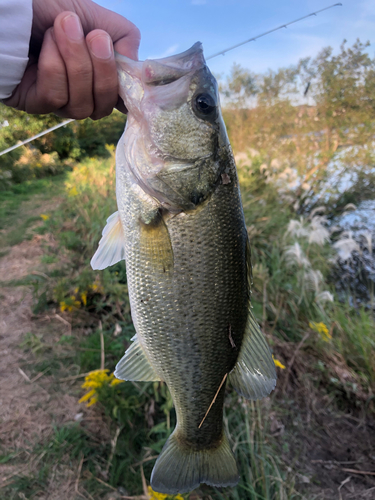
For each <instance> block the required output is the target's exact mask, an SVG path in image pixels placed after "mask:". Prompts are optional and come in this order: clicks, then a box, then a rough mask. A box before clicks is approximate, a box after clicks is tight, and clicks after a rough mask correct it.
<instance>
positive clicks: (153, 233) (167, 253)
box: [140, 213, 173, 273]
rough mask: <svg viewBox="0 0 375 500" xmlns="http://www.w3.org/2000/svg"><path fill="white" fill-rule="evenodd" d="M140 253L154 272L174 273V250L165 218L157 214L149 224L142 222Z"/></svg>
mask: <svg viewBox="0 0 375 500" xmlns="http://www.w3.org/2000/svg"><path fill="white" fill-rule="evenodd" d="M140 224H141V240H140V243H141V244H140V251H141V252H143V254H144V258H145V260H146V261H147V262H149V263H150V265H151V266H152V268H153V269H154V270H159V272H160V273H172V272H173V249H172V243H171V239H170V236H169V232H168V228H167V226H166V224H165V222H164V219H163V216H162V215H161V214H160V213H157V214H156V216H155V217H154V219H153V220H152V221H150V222H149V223H148V224H145V223H144V222H142V221H140Z"/></svg>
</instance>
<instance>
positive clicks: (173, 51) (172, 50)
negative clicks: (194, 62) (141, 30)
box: [146, 43, 180, 59]
mask: <svg viewBox="0 0 375 500" xmlns="http://www.w3.org/2000/svg"><path fill="white" fill-rule="evenodd" d="M179 46H180V45H179V44H178V43H175V44H174V45H171V46H170V47H168V48H167V49H166V50H165V51H164V52H163V53H162V54H158V55H156V56H155V55H152V56H148V57H146V59H163V58H164V57H168V56H172V55H173V54H176V53H177V49H178V47H179Z"/></svg>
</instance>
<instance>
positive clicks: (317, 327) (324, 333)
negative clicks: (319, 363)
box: [309, 321, 332, 342]
mask: <svg viewBox="0 0 375 500" xmlns="http://www.w3.org/2000/svg"><path fill="white" fill-rule="evenodd" d="M309 327H310V328H311V329H312V330H314V332H317V333H318V334H319V335H320V337H321V338H322V339H323V340H324V342H329V341H330V340H331V339H332V335H331V334H330V333H329V330H328V327H327V326H326V325H325V324H324V323H322V322H320V323H315V322H314V321H310V323H309Z"/></svg>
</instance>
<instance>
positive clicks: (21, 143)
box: [0, 3, 342, 156]
mask: <svg viewBox="0 0 375 500" xmlns="http://www.w3.org/2000/svg"><path fill="white" fill-rule="evenodd" d="M340 6H342V3H335V4H332V5H330V6H329V7H325V8H324V9H320V10H316V11H315V12H311V13H310V14H307V16H303V17H299V18H298V19H294V21H289V22H288V23H286V24H281V25H280V26H277V28H273V29H272V30H269V31H265V32H264V33H260V34H259V35H256V36H254V37H252V38H249V39H248V40H245V41H244V42H240V43H237V44H236V45H232V46H231V47H228V48H227V49H224V50H222V51H220V52H216V54H212V55H211V56H209V57H206V61H208V60H209V59H213V58H214V57H217V56H221V55H223V56H224V55H225V54H226V53H227V52H229V51H230V50H234V49H236V48H237V47H241V46H242V45H245V44H246V43H250V42H254V41H255V40H258V38H261V37H262V36H266V35H269V34H270V33H274V32H275V31H278V30H281V29H283V28H287V27H288V26H290V25H291V24H295V23H298V22H300V21H302V20H303V19H307V18H308V17H312V16H317V15H318V14H319V13H320V12H324V11H325V10H328V9H332V8H333V7H340ZM74 121H75V120H74V119H73V118H71V119H70V120H66V121H65V122H62V123H59V124H58V125H55V126H54V127H51V128H48V129H47V130H44V131H43V132H40V133H39V134H36V135H33V136H32V137H30V138H29V139H26V140H25V141H23V142H18V143H17V144H15V145H14V146H11V147H10V148H7V149H4V151H1V152H0V156H2V155H5V154H6V153H9V151H13V150H14V149H17V148H19V147H20V146H24V145H25V144H27V143H28V142H31V141H33V140H34V139H37V138H38V137H42V136H43V135H45V134H48V133H49V132H52V131H53V130H56V129H58V128H60V127H64V126H65V125H67V124H68V123H71V122H74Z"/></svg>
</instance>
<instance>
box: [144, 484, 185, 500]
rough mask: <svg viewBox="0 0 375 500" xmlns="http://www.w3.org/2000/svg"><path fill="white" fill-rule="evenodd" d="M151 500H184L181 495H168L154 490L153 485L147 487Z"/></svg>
mask: <svg viewBox="0 0 375 500" xmlns="http://www.w3.org/2000/svg"><path fill="white" fill-rule="evenodd" d="M147 490H148V494H149V498H150V500H169V499H170V500H172V499H173V500H184V498H183V497H182V496H181V495H173V496H171V495H166V494H165V493H158V492H157V491H154V490H153V489H152V488H151V486H149V487H148V488H147Z"/></svg>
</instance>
